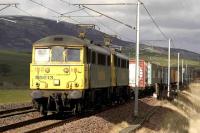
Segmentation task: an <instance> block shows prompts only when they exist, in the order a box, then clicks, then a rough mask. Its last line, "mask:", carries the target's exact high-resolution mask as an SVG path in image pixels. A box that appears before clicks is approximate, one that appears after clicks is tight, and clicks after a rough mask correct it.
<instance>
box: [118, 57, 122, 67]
mask: <svg viewBox="0 0 200 133" xmlns="http://www.w3.org/2000/svg"><path fill="white" fill-rule="evenodd" d="M120 64H121V59H120V58H117V66H118V67H120Z"/></svg>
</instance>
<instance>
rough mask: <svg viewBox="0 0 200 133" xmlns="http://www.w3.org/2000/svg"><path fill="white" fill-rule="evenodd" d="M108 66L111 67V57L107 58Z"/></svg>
mask: <svg viewBox="0 0 200 133" xmlns="http://www.w3.org/2000/svg"><path fill="white" fill-rule="evenodd" d="M107 65H108V66H110V56H107Z"/></svg>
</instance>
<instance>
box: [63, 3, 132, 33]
mask: <svg viewBox="0 0 200 133" xmlns="http://www.w3.org/2000/svg"><path fill="white" fill-rule="evenodd" d="M60 1H62V2H65V3H67V4H69V5H74V6H79V7H80V6H82V7H84V8H86V9H88V10H90V11H93V12H96V13H98V14H101V15H102V16H104V17H107V18H109V19H111V20H113V21H115V22H118V23H120V24H122V25H124V26H126V27H128V28H131V29H133V30H135V27H133V26H131V25H129V24H126V23H124V22H122V21H120V20H117V19H115V18H113V17H110V16H108V15H106V14H104V13H101V12H100V11H97V10H94V9H92V8H90V7H88V6H85V5H78V4H76V5H75V4H71V3H69V2H67V1H65V0H60Z"/></svg>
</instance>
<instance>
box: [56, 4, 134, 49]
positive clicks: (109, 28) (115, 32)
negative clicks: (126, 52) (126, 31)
mask: <svg viewBox="0 0 200 133" xmlns="http://www.w3.org/2000/svg"><path fill="white" fill-rule="evenodd" d="M60 1H62V2H64V3H66V4H67V5H72V6H75V7H78V8H80V6H79V5H73V4H71V3H70V2H67V1H64V0H60ZM83 11H84V12H85V13H86V14H88V15H89V16H92V15H91V14H90V13H89V12H88V11H87V10H86V9H84V10H83ZM93 20H96V21H97V22H99V24H100V25H102V26H103V27H104V28H106V29H108V30H110V31H111V32H113V33H114V34H116V35H119V33H118V32H117V31H115V30H114V29H112V28H111V27H109V26H106V25H105V24H104V23H103V22H101V21H100V20H99V19H98V18H96V17H95V18H94V19H93ZM120 36H121V35H120ZM120 36H118V38H119V39H121V37H120ZM123 38H125V39H126V40H128V41H129V42H126V41H124V43H126V44H128V45H130V42H134V41H133V40H131V39H130V38H128V37H125V36H123Z"/></svg>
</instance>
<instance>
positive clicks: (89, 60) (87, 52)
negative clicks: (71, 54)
mask: <svg viewBox="0 0 200 133" xmlns="http://www.w3.org/2000/svg"><path fill="white" fill-rule="evenodd" d="M86 58H87V63H91V50H90V49H88V48H86Z"/></svg>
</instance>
